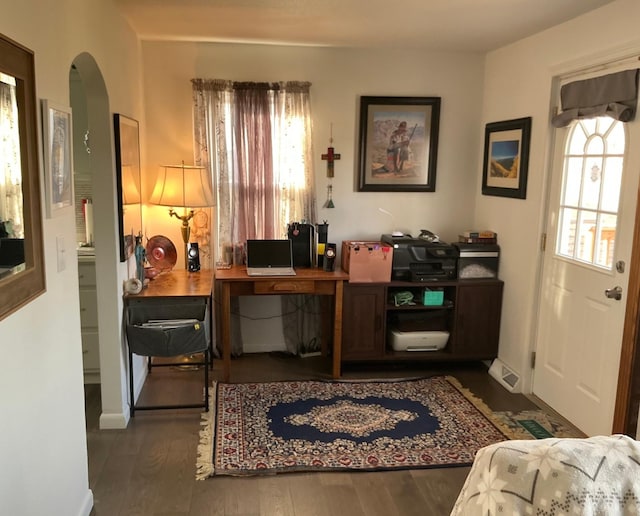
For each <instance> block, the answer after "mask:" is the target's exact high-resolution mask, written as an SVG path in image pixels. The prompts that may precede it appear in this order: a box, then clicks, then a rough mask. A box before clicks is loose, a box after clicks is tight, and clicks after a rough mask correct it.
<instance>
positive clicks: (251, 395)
mask: <svg viewBox="0 0 640 516" xmlns="http://www.w3.org/2000/svg"><path fill="white" fill-rule="evenodd" d="M210 396H211V403H210V407H211V408H210V410H209V412H206V413H204V414H203V422H202V424H203V429H202V430H201V432H200V446H199V448H198V464H197V474H196V478H197V479H200V480H202V479H205V478H207V477H210V476H214V475H256V474H274V473H284V472H297V471H330V470H338V471H340V470H342V471H353V470H362V471H373V470H393V469H409V468H411V469H414V468H435V467H451V466H468V465H470V464H471V463H472V462H473V459H474V456H475V454H476V452H477V451H478V450H479V449H480V448H482V447H484V446H487V445H489V444H493V443H496V442H500V441H504V440H507V439H510V438H512V437H513V436H512V434H511V433H510V430H509V428H508V426H507V425H504V424H503V423H502V422H500V421H499V420H496V419H494V418H492V415H491V411H490V410H489V409H488V408H487V407H486V406H485V405H484V404H483V403H482V401H481V400H479V399H477V398H475V397H474V396H473V395H472V394H471V393H470V392H469V391H468V390H466V389H464V388H463V387H462V386H461V385H460V383H459V382H458V381H457V380H456V379H455V378H452V377H445V376H438V377H432V378H422V379H415V380H400V381H373V382H372V381H326V382H325V381H296V382H291V381H289V382H270V383H244V384H228V383H214V385H213V386H212V388H211V390H210Z"/></svg>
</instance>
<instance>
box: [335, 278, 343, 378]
mask: <svg viewBox="0 0 640 516" xmlns="http://www.w3.org/2000/svg"><path fill="white" fill-rule="evenodd" d="M343 287H344V282H342V281H336V294H335V303H334V314H333V377H334V378H340V376H341V374H342V373H341V371H340V366H341V362H342V292H343V290H344V288H343Z"/></svg>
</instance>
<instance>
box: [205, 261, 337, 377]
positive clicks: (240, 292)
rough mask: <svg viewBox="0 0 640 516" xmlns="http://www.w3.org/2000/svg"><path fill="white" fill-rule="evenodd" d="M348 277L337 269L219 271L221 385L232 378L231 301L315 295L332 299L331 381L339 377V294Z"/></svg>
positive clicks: (216, 293)
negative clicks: (274, 273) (264, 272)
mask: <svg viewBox="0 0 640 516" xmlns="http://www.w3.org/2000/svg"><path fill="white" fill-rule="evenodd" d="M348 279H349V275H348V274H347V273H346V272H343V271H342V269H340V268H339V267H336V269H335V271H333V272H325V271H323V270H322V269H319V268H316V267H312V268H308V269H303V268H299V269H296V275H295V276H261V277H255V276H248V275H247V268H246V267H245V266H243V265H241V266H233V267H232V268H231V269H218V270H216V274H215V297H216V303H215V305H216V312H217V317H216V324H217V325H218V329H219V336H220V341H221V345H222V371H223V381H225V382H228V381H229V380H230V378H231V297H232V296H259V295H286V294H314V295H326V296H333V300H334V303H333V347H332V351H333V367H332V374H333V377H334V378H339V377H340V354H341V347H342V293H343V287H344V285H343V283H344V282H345V281H347V280H348Z"/></svg>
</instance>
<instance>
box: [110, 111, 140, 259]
mask: <svg viewBox="0 0 640 516" xmlns="http://www.w3.org/2000/svg"><path fill="white" fill-rule="evenodd" d="M113 133H114V139H115V151H116V152H115V155H116V190H117V198H118V213H119V217H118V227H119V233H120V261H121V262H124V261H126V260H127V259H128V258H129V257H130V256H132V255H133V252H134V248H135V236H136V235H138V234H139V235H142V200H141V192H142V181H141V172H140V128H139V124H138V121H137V120H134V119H133V118H129V117H128V116H125V115H122V114H120V113H114V115H113Z"/></svg>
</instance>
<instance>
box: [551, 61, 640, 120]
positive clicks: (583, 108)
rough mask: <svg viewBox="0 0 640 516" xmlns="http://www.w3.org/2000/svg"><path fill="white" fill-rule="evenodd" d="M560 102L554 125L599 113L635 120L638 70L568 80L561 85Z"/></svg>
mask: <svg viewBox="0 0 640 516" xmlns="http://www.w3.org/2000/svg"><path fill="white" fill-rule="evenodd" d="M560 102H561V107H562V111H561V112H560V113H559V114H558V115H556V116H554V117H553V119H552V121H551V123H552V124H553V125H554V127H565V126H567V125H569V124H570V123H571V122H572V121H573V120H578V119H581V118H594V117H597V116H610V117H611V118H615V119H616V120H620V121H621V122H628V121H629V120H633V119H634V117H635V114H636V105H637V103H638V70H637V69H636V70H625V71H623V72H617V73H612V74H609V75H603V76H601V77H594V78H592V79H585V80H582V81H575V82H570V83H568V84H565V85H564V86H562V88H560Z"/></svg>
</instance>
